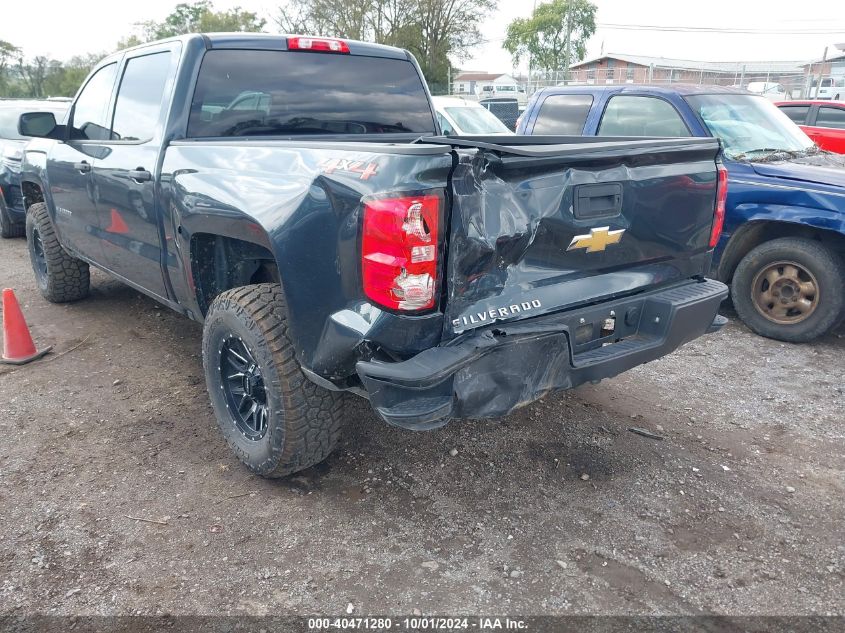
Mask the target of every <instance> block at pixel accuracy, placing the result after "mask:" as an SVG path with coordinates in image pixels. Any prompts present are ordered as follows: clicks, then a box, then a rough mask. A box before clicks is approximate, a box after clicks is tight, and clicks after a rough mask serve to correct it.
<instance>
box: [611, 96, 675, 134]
mask: <svg viewBox="0 0 845 633" xmlns="http://www.w3.org/2000/svg"><path fill="white" fill-rule="evenodd" d="M689 135H690V133H689V130H688V129H687V126H686V125H685V124H684V122H683V120H682V119H681V115H680V114H678V111H677V110H675V108H674V107H673V106H672V105H671V104H670V103H668V102H666V101H663V99H657V98H655V97H638V96H632V95H618V96H616V97H611V99H610V101H609V102H608V104H607V107H606V108H605V110H604V115H602V119H601V123H600V124H599V131H598V136H675V137H677V136H689Z"/></svg>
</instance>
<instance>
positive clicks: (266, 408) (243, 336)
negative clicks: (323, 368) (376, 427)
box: [202, 283, 343, 477]
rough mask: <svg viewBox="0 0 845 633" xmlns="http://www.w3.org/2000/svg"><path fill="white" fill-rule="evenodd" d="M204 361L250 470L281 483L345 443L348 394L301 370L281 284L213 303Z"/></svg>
mask: <svg viewBox="0 0 845 633" xmlns="http://www.w3.org/2000/svg"><path fill="white" fill-rule="evenodd" d="M202 356H203V366H204V368H205V379H206V384H207V386H208V392H209V396H210V398H211V404H212V407H213V408H214V413H215V415H216V417H217V422H218V425H219V426H220V430H221V431H222V433H223V437H224V438H225V439H226V442H227V443H228V444H229V446H230V447H231V448H232V450H233V451H234V452H235V454H236V455H237V456H238V458H239V459H240V460H241V461H242V462H243V463H244V464H246V466H247V467H249V468H250V469H251V470H253V471H255V472H256V473H258V474H259V475H262V476H264V477H283V476H285V475H288V474H291V473H294V472H296V471H298V470H302V469H303V468H307V467H308V466H313V465H314V464H316V463H318V462H321V461H323V460H324V459H325V458H326V457H328V455H329V453H331V451H332V449H334V447H335V445H336V444H337V441H338V439H339V437H340V429H341V422H342V419H343V410H342V404H343V395H342V394H340V393H337V392H334V391H329V390H327V389H323V388H321V387H318V386H317V385H315V384H314V383H312V382H311V381H309V380H308V379H307V378H306V377H305V375H304V374H303V373H302V370H301V369H300V368H299V364H298V363H297V361H296V358H295V355H294V350H293V345H292V344H291V342H290V339H289V338H288V331H287V314H286V308H285V303H284V298H283V295H282V290H281V287H280V286H279V285H278V284H270V283H264V284H255V285H251V286H243V287H240V288H235V289H233V290H228V291H226V292H224V293H222V294H220V295H219V296H218V297H217V298H216V299H214V301H213V302H212V304H211V307H210V308H209V311H208V315H207V316H206V319H205V325H204V328H203V346H202Z"/></svg>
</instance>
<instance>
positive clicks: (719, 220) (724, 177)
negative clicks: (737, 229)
mask: <svg viewBox="0 0 845 633" xmlns="http://www.w3.org/2000/svg"><path fill="white" fill-rule="evenodd" d="M727 200H728V170H727V169H725V168H724V167H722V166H721V165H720V166H719V175H718V179H717V181H716V209H715V211H714V212H713V228H711V229H710V248H715V247H716V244H718V243H719V236H720V235H721V234H722V227H723V226H725V204H726V202H727Z"/></svg>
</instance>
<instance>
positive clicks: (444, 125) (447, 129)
mask: <svg viewBox="0 0 845 633" xmlns="http://www.w3.org/2000/svg"><path fill="white" fill-rule="evenodd" d="M437 122H438V123H439V124H440V130H441V131H442V132H443V136H449V135H450V134H454V133H455V130H454V129H453V128H452V125H451V124H450V123H449V122H448V121H447V120H446V118H445V117H444V116H443V115H442V114H440V113H439V112H438V113H437Z"/></svg>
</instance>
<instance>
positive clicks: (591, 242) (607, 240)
mask: <svg viewBox="0 0 845 633" xmlns="http://www.w3.org/2000/svg"><path fill="white" fill-rule="evenodd" d="M624 232H625V229H619V230H618V231H611V230H610V227H609V226H601V227H598V228H594V229H590V234H589V235H576V236H575V237H573V238H572V241H571V242H570V243H569V248H567V249H566V250H568V251H571V250H574V249H576V248H586V249H587V252H588V253H598V252H599V251H603V250H604V249H606V248H607V247H608V246H609V245H611V244H618V243H619V240H621V239H622V234H623V233H624Z"/></svg>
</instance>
